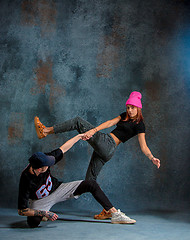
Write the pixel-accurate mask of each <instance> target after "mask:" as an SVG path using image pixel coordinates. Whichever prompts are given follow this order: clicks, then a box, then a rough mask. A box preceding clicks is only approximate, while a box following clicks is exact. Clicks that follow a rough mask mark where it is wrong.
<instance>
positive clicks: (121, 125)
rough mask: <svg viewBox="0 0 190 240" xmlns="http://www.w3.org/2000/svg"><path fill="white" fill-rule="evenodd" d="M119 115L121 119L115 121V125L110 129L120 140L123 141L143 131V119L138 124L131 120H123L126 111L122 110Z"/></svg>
mask: <svg viewBox="0 0 190 240" xmlns="http://www.w3.org/2000/svg"><path fill="white" fill-rule="evenodd" d="M120 116H121V120H120V121H119V122H118V123H117V127H116V128H115V129H114V130H113V131H112V133H113V134H114V135H115V136H116V137H117V138H118V139H119V140H120V141H122V142H123V143H124V142H126V141H127V140H129V139H130V138H132V137H134V136H135V135H137V134H138V133H145V125H144V122H143V121H141V122H139V123H138V124H137V123H136V122H133V121H132V120H129V121H123V120H124V119H125V118H126V112H123V113H122V114H120Z"/></svg>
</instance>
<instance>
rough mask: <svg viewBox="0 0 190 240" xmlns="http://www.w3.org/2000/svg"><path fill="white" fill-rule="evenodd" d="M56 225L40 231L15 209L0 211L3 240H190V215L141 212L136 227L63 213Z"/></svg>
mask: <svg viewBox="0 0 190 240" xmlns="http://www.w3.org/2000/svg"><path fill="white" fill-rule="evenodd" d="M58 214H59V220H57V221H55V222H50V221H47V222H43V223H42V224H41V225H40V227H39V228H35V229H31V228H28V227H27V224H26V218H25V217H22V216H19V215H18V214H17V210H16V209H4V208H2V209H0V239H2V240H5V239H12V240H14V239H19V240H22V239H27V240H30V239H34V240H40V239H43V240H44V239H46V240H49V239H51V240H59V239H66V240H70V239H72V240H73V239H83V240H85V239H109V240H115V239H119V240H120V239H132V240H151V239H154V240H157V239H159V240H160V239H164V240H179V239H181V240H189V239H190V212H186V211H183V212H174V211H141V212H136V213H135V212H130V216H131V217H133V218H135V219H136V220H137V223H136V224H134V225H122V224H111V223H110V220H105V221H97V220H94V219H93V215H94V212H87V211H85V210H79V209H76V210H72V211H71V210H69V209H67V210H64V214H63V213H58Z"/></svg>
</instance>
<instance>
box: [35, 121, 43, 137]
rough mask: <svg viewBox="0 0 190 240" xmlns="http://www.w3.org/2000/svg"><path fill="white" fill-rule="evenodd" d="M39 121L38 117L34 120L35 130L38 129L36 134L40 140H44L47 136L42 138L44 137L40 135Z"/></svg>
mask: <svg viewBox="0 0 190 240" xmlns="http://www.w3.org/2000/svg"><path fill="white" fill-rule="evenodd" d="M37 121H38V120H37V117H35V118H34V125H35V128H36V133H37V136H38V138H39V139H42V138H44V137H45V136H42V135H41V134H40V131H39V127H38V123H37Z"/></svg>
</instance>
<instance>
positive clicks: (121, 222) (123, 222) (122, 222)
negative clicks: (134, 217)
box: [111, 221, 136, 224]
mask: <svg viewBox="0 0 190 240" xmlns="http://www.w3.org/2000/svg"><path fill="white" fill-rule="evenodd" d="M111 223H113V224H134V223H136V222H125V221H120V222H111Z"/></svg>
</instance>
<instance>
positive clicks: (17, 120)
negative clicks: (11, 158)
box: [8, 112, 24, 144]
mask: <svg viewBox="0 0 190 240" xmlns="http://www.w3.org/2000/svg"><path fill="white" fill-rule="evenodd" d="M23 133H24V114H23V113H14V112H13V113H11V115H10V123H9V126H8V142H9V144H18V143H20V142H21V140H22V139H23Z"/></svg>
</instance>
